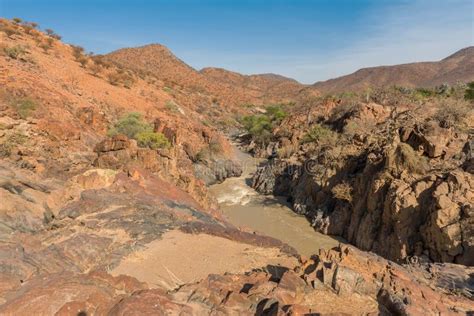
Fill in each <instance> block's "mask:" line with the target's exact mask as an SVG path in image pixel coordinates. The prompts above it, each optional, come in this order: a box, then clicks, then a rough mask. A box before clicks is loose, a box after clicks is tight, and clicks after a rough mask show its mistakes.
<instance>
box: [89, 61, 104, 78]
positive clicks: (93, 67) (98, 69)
mask: <svg viewBox="0 0 474 316" xmlns="http://www.w3.org/2000/svg"><path fill="white" fill-rule="evenodd" d="M89 69H90V70H91V72H92V74H93V75H94V76H96V77H97V76H98V75H99V73H100V72H101V71H102V66H101V65H100V64H97V63H96V62H93V63H92V65H90V66H89Z"/></svg>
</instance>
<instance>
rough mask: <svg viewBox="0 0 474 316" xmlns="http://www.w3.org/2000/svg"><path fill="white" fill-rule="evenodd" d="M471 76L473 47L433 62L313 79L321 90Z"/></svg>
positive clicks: (433, 83) (414, 83) (473, 74)
mask: <svg viewBox="0 0 474 316" xmlns="http://www.w3.org/2000/svg"><path fill="white" fill-rule="evenodd" d="M472 80H474V47H472V46H471V47H467V48H464V49H462V50H460V51H458V52H456V53H454V54H453V55H451V56H449V57H447V58H445V59H442V60H440V61H435V62H417V63H410V64H402V65H394V66H380V67H370V68H363V69H360V70H358V71H356V72H354V73H352V74H350V75H347V76H342V77H339V78H335V79H330V80H327V81H321V82H317V83H315V84H314V85H313V87H315V88H317V89H319V90H320V91H322V92H326V93H332V92H342V91H358V90H363V89H366V88H368V87H387V86H393V85H398V86H405V87H434V86H437V85H441V84H444V83H447V84H454V83H456V82H458V81H462V82H469V81H472Z"/></svg>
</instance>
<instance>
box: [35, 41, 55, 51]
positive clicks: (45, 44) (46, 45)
mask: <svg viewBox="0 0 474 316" xmlns="http://www.w3.org/2000/svg"><path fill="white" fill-rule="evenodd" d="M38 46H39V48H41V49H42V50H43V51H44V52H45V53H46V54H47V53H48V52H49V50H50V49H51V47H52V46H51V44H49V43H48V42H42V43H40V44H39V45H38Z"/></svg>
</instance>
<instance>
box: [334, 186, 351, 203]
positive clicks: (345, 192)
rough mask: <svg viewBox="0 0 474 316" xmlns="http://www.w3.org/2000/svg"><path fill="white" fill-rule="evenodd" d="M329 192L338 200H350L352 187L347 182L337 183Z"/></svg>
mask: <svg viewBox="0 0 474 316" xmlns="http://www.w3.org/2000/svg"><path fill="white" fill-rule="evenodd" d="M331 192H332V194H333V196H334V197H335V198H336V199H338V200H343V201H347V202H349V203H351V202H352V187H351V185H350V184H348V183H347V182H342V183H338V184H337V185H335V186H334V187H333V188H332V189H331Z"/></svg>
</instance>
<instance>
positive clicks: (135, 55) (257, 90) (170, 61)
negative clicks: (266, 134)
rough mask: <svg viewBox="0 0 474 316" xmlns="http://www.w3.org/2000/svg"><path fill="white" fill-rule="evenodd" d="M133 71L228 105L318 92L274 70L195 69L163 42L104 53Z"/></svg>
mask: <svg viewBox="0 0 474 316" xmlns="http://www.w3.org/2000/svg"><path fill="white" fill-rule="evenodd" d="M104 57H105V58H106V59H107V60H109V61H112V62H113V63H115V64H118V65H120V66H121V67H125V68H128V69H131V70H134V71H142V72H148V73H151V74H153V75H154V76H156V77H157V78H159V79H160V80H163V81H165V82H167V83H168V84H170V85H178V86H180V87H184V88H187V89H190V90H192V91H197V92H200V93H203V94H206V95H212V96H214V97H215V98H216V99H218V100H219V101H220V102H222V103H225V104H229V105H242V104H246V103H254V104H265V103H271V102H285V101H293V100H296V99H298V98H300V97H301V96H302V95H306V94H307V93H310V94H311V93H312V94H314V95H317V94H318V92H317V90H316V89H315V88H313V87H311V86H306V85H303V84H301V83H299V82H297V81H296V80H294V79H290V78H286V77H283V76H280V75H276V74H261V75H250V76H247V75H242V74H239V73H236V72H232V71H228V70H225V69H221V68H204V69H202V70H201V71H197V70H195V69H194V68H192V67H191V66H189V65H187V64H186V63H185V62H183V61H182V60H180V59H179V58H177V57H176V56H175V55H174V54H173V53H171V51H170V50H169V49H168V48H166V47H165V46H163V45H159V44H151V45H146V46H142V47H136V48H124V49H119V50H117V51H114V52H112V53H109V54H107V55H105V56H104Z"/></svg>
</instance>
